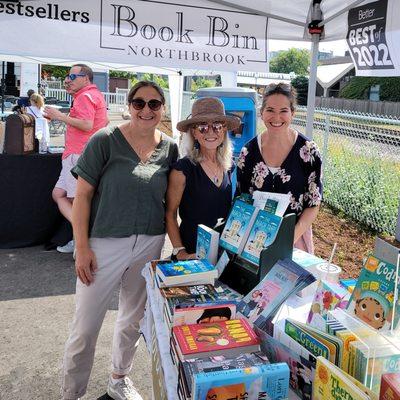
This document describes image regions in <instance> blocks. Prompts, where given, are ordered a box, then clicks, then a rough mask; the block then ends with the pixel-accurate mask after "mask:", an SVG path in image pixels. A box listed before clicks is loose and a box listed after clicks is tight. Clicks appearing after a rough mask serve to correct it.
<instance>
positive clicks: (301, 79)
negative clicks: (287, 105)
mask: <svg viewBox="0 0 400 400" xmlns="http://www.w3.org/2000/svg"><path fill="white" fill-rule="evenodd" d="M290 84H291V85H292V86H293V87H294V88H295V89H296V90H297V102H298V104H299V105H300V106H305V105H307V98H308V78H307V77H305V76H303V75H299V76H296V78H294V79H292V81H291V82H290Z"/></svg>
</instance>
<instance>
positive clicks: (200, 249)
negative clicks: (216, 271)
mask: <svg viewBox="0 0 400 400" xmlns="http://www.w3.org/2000/svg"><path fill="white" fill-rule="evenodd" d="M218 241H219V233H218V232H217V231H215V230H214V229H211V228H209V227H208V226H205V225H202V224H200V225H198V226H197V243H196V256H197V258H198V259H200V260H203V259H206V260H208V261H209V262H210V263H211V264H213V265H215V264H216V263H217V258H218Z"/></svg>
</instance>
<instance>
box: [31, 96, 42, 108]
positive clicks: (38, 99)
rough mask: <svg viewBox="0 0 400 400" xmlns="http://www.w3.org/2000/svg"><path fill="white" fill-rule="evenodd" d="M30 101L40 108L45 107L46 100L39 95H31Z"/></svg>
mask: <svg viewBox="0 0 400 400" xmlns="http://www.w3.org/2000/svg"><path fill="white" fill-rule="evenodd" d="M29 100H30V102H31V103H34V104H35V106H37V107H38V108H42V107H43V106H44V99H43V97H42V96H41V95H40V94H39V93H33V94H31V95H30V97H29Z"/></svg>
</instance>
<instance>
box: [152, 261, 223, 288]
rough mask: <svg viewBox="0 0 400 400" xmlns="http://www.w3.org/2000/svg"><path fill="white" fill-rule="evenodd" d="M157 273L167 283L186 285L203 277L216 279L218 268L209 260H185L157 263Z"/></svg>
mask: <svg viewBox="0 0 400 400" xmlns="http://www.w3.org/2000/svg"><path fill="white" fill-rule="evenodd" d="M156 274H157V275H158V276H159V277H160V278H161V280H162V282H163V284H165V285H179V284H180V285H184V284H185V283H187V284H190V283H191V282H193V281H198V280H203V279H204V280H207V279H210V280H212V281H214V279H215V278H216V277H217V270H216V269H215V267H214V266H213V265H212V264H210V263H209V262H208V261H207V260H185V261H176V262H170V263H165V264H157V267H156Z"/></svg>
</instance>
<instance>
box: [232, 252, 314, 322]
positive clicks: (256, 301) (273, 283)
mask: <svg viewBox="0 0 400 400" xmlns="http://www.w3.org/2000/svg"><path fill="white" fill-rule="evenodd" d="M314 280H315V278H314V277H313V276H312V275H311V274H309V273H308V272H307V271H305V270H304V269H303V268H301V267H300V266H299V265H297V264H296V263H294V262H293V261H292V260H289V259H285V260H278V262H277V263H276V264H275V265H274V266H273V267H272V268H271V270H270V271H269V272H268V273H267V274H266V275H265V277H264V278H263V279H262V281H261V282H260V283H259V284H258V285H257V286H256V287H255V288H254V289H253V290H252V291H251V292H250V293H248V294H247V295H246V296H245V297H244V298H243V299H242V301H240V302H239V304H238V306H237V311H238V312H240V313H241V314H242V315H243V316H245V317H246V318H248V319H249V320H250V321H251V322H254V325H256V326H258V327H259V328H261V329H263V326H264V324H265V323H266V321H267V320H268V319H269V318H270V317H272V316H273V315H274V313H275V312H276V311H277V309H278V308H279V307H280V305H281V304H282V303H283V302H284V301H285V300H286V299H287V298H288V297H289V296H290V295H291V294H293V293H295V292H297V291H298V290H299V289H300V288H303V287H304V286H303V285H305V284H309V283H312V282H313V281H314Z"/></svg>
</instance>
